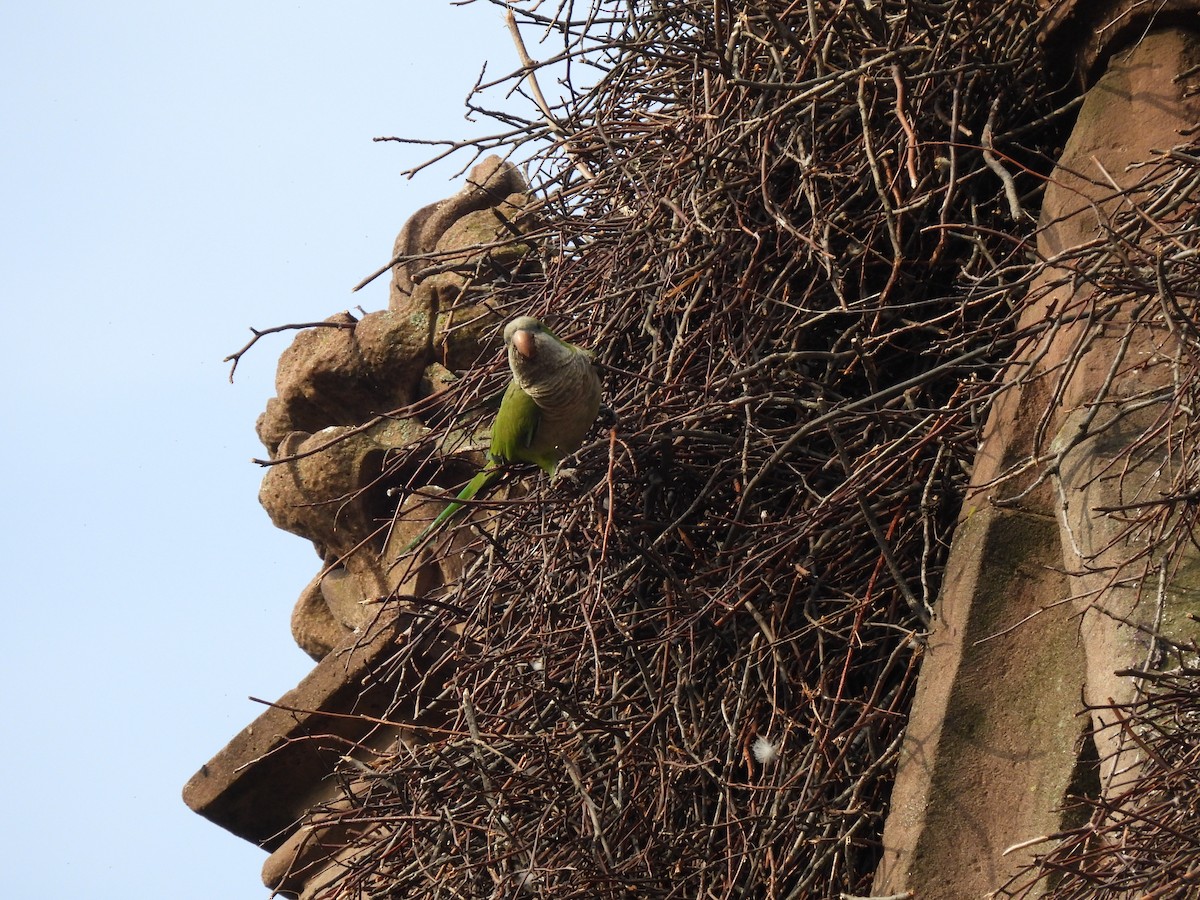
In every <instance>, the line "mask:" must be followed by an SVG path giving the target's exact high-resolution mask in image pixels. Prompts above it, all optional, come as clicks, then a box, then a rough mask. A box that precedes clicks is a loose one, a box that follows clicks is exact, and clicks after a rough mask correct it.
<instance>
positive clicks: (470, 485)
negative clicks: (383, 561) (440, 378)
mask: <svg viewBox="0 0 1200 900" xmlns="http://www.w3.org/2000/svg"><path fill="white" fill-rule="evenodd" d="M541 415H542V413H541V410H539V409H538V406H537V404H536V403H534V402H533V398H532V397H530V396H529V395H528V394H527V393H525V392H524V391H523V390H521V388H520V386H519V385H518V384H517V382H516V381H511V382H509V385H508V389H507V390H505V392H504V399H503V400H501V401H500V410H499V411H498V412H497V413H496V418H495V421H493V422H492V446H491V449H489V450H488V464H487V466H485V467H484V469H483V470H482V471H480V472H479V473H478V474H477V475H476V476H475V477H474V478H472V479H471V480H470V481H469V482H467V485H466V487H464V488H463V489H462V490H461V491H459V493H458V496H457V497H455V498H454V500H453V501H451V503H450V504H449V505H448V506H447V507H446V508H445V509H443V510H442V511H441V513H440V514H439V515H438V517H437V518H436V519H434V520H433V521H432V522H430V523H429V525H428V526H427V527H426V528H425V529H424V530H423V531H422V532H421V533H420V534H418V535H417V536H416V537H415V538H413V539H412V541H410V542H409V544H408V546H407V547H405V548H404V552H405V553H407V552H409V551H410V550H413V549H414V548H416V547H419V546H420V545H421V544H423V543H425V541H426V540H428V539H429V538H430V537H431V536H432V535H433V534H435V533H437V532H438V531H440V530H441V529H442V526H444V525H445V524H446V523H447V522H449V521H450V520H451V519H452V518H454V517H455V516H457V515H458V514H459V512H461V511H462V509H463V507H464V504H463V503H462V502H461V501H463V500H467V501H470V500H473V499H475V495H476V494H478V493H480V492H481V491H485V490H487V488H489V487H490V486H491V484H492V482H493V481H495V480H496V478H497V476H499V474H500V472H499V470H498V469H497V468H496V466H497V465H499V464H501V463H506V462H531V463H536V464H537V465H539V466H541V467H542V468H543V469H546V463H545V462H543V460H542V458H541V457H540V456H539V455H538V454H536V453H534V452H532V451H531V449H530V445H531V444H532V443H533V439H534V436H535V435H536V434H537V429H538V423H539V422H540V421H541ZM549 466H550V468H549V469H546V471H548V472H553V471H554V461H553V460H550V461H549Z"/></svg>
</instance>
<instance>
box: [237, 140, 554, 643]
mask: <svg viewBox="0 0 1200 900" xmlns="http://www.w3.org/2000/svg"><path fill="white" fill-rule="evenodd" d="M531 206H532V197H531V195H530V194H529V192H528V186H527V184H526V182H525V179H524V177H523V176H522V175H521V173H520V172H519V171H518V170H517V169H516V168H515V167H514V166H512V165H511V164H509V163H506V162H504V161H503V160H501V159H500V158H499V157H489V158H488V159H486V160H484V161H483V162H481V163H479V165H477V166H475V168H474V169H472V171H471V174H470V177H469V179H468V183H467V186H466V187H465V188H463V189H462V190H461V191H459V192H458V193H457V194H455V195H454V196H452V197H450V198H448V199H446V200H443V201H440V202H438V203H433V204H430V205H429V206H426V207H425V208H423V209H421V210H420V211H418V212H417V213H416V214H415V215H414V216H412V218H410V219H409V221H408V222H407V223H406V224H405V225H404V227H403V228H402V229H401V231H400V236H399V237H398V238H397V240H396V252H395V257H396V259H397V262H396V264H395V265H394V266H393V276H392V284H391V295H390V299H389V308H388V309H386V310H381V311H378V312H371V313H368V314H367V315H365V316H364V317H363V318H362V319H361V320H358V321H357V322H355V320H354V319H353V317H351V316H350V315H349V314H348V313H341V314H339V315H337V316H333V317H332V318H331V319H329V320H327V321H330V322H337V323H347V324H352V325H353V327H352V328H313V329H309V330H306V331H302V332H301V333H300V334H299V335H298V336H297V337H296V339H295V341H293V343H292V345H291V346H290V347H289V348H288V349H287V350H285V351H284V353H283V356H282V357H281V359H280V361H279V370H278V375H277V377H276V391H277V395H276V396H275V397H273V398H271V400H270V401H268V403H267V408H266V410H265V411H264V412H263V414H262V415H261V416H260V417H259V421H258V434H259V437H260V438H261V439H262V441H263V443H264V444H265V445H266V446H267V448H268V450H269V451H270V452H271V454H272V457H273V458H274V459H276V460H285V461H283V462H281V463H279V464H278V465H275V466H272V467H271V468H270V469H269V470H268V472H267V475H266V477H265V478H264V480H263V486H262V490H261V492H260V495H259V499H260V500H261V502H262V504H263V506H264V507H265V508H266V510H267V512H268V514H269V515H270V516H271V519H272V521H273V522H274V523H275V524H276V525H278V526H279V527H280V528H283V529H284V530H286V531H290V532H292V533H294V534H298V535H300V536H302V537H305V538H308V539H309V540H311V541H312V542H313V546H314V547H315V548H316V550H317V553H318V555H319V556H320V557H321V560H322V567H321V570H320V571H319V572H318V573H317V575H316V576H315V577H314V579H313V581H312V582H311V583H310V584H309V585H308V587H306V588H305V590H304V591H303V592H302V593H301V596H300V598H299V600H298V601H297V603H296V607H295V610H294V612H293V616H292V633H293V635H294V636H295V638H296V641H297V643H299V644H300V646H301V647H302V648H303V649H304V650H305V652H307V653H308V654H309V655H310V656H312V657H314V658H316V659H320V658H322V657H323V656H324V655H325V654H327V653H328V652H329V651H330V650H331V649H332V648H333V647H335V646H337V645H338V644H340V643H342V642H343V641H344V640H345V639H346V637H347V635H349V634H351V633H352V632H354V631H356V630H357V629H360V628H362V627H363V626H364V625H365V624H367V623H368V622H369V621H371V619H372V617H373V616H374V615H375V614H376V613H377V612H378V609H379V606H378V603H379V601H381V600H382V599H384V598H387V597H388V596H391V595H393V594H395V593H414V594H415V593H420V592H421V591H422V590H425V589H427V588H428V587H429V586H430V585H429V584H427V583H426V582H427V581H428V578H429V573H428V572H426V571H424V570H418V571H410V570H409V568H407V567H401V566H397V565H395V564H394V563H395V558H396V556H397V555H398V553H397V550H396V548H398V547H403V546H404V543H406V542H407V540H408V539H409V538H411V537H412V536H414V535H415V534H416V532H417V531H418V530H419V527H420V525H421V524H422V523H421V522H419V521H415V522H405V521H404V512H405V509H406V504H401V509H400V511H399V512H397V510H396V506H397V502H398V501H397V500H395V499H394V498H393V497H392V496H391V495H390V494H389V488H390V487H396V486H399V485H400V484H401V483H402V479H401V478H400V475H399V473H393V472H390V471H389V469H388V465H387V464H388V461H389V460H391V459H393V458H394V456H395V454H396V452H397V451H398V450H399V449H400V448H403V447H407V446H411V445H412V444H413V443H414V442H415V441H417V440H419V439H420V438H421V437H423V436H424V435H425V434H427V430H426V429H425V426H424V425H423V423H422V422H420V421H419V420H418V419H416V418H403V419H394V418H379V417H380V414H382V413H387V412H389V411H391V410H396V409H400V408H402V407H404V406H407V405H409V404H411V403H413V402H414V401H415V400H417V399H418V398H420V397H422V396H427V395H428V394H431V393H435V392H437V391H438V390H440V389H442V388H444V386H445V384H446V383H447V382H449V381H451V380H453V378H454V374H453V373H454V372H455V371H456V370H460V369H463V368H466V367H469V366H470V365H472V364H474V363H475V361H476V360H477V358H478V357H479V356H480V354H481V353H482V352H484V351H485V350H486V349H488V344H489V340H491V339H493V338H494V337H495V333H496V330H497V329H496V326H497V325H498V324H499V321H500V318H501V314H500V313H499V312H498V311H496V310H495V309H493V308H492V305H491V304H490V299H491V291H492V288H493V286H494V285H495V284H496V283H497V282H498V281H507V280H511V279H512V278H513V277H515V276H516V275H518V274H519V273H520V271H521V270H528V269H529V268H530V267H536V266H537V265H538V262H537V258H536V254H535V252H534V251H535V247H534V245H533V244H532V243H531V242H530V241H528V240H526V239H524V237H523V236H524V235H525V234H526V233H527V232H528V231H529V229H530V227H531V222H532V217H531V215H530V214H529V209H530V207H531ZM459 438H460V439H459V440H458V441H457V442H456V446H458V447H460V448H461V449H460V450H456V451H455V452H457V453H459V454H467V455H471V454H472V451H473V449H474V448H476V447H477V445H478V441H476V440H474V439H473V436H472V435H469V434H463V435H460V436H459ZM451 456H453V453H452V454H451ZM289 457H292V458H291V459H288V458H289ZM450 465H451V466H452V465H453V462H452V461H451V463H450ZM419 500H420V498H413V497H410V498H409V500H408V503H407V505H412V504H413V503H415V502H419ZM401 541H403V542H404V543H401ZM451 564H452V563H447V565H451ZM449 574H450V573H444V577H445V575H449Z"/></svg>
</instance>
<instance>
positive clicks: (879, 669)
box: [326, 0, 1152, 900]
mask: <svg viewBox="0 0 1200 900" xmlns="http://www.w3.org/2000/svg"><path fill="white" fill-rule="evenodd" d="M508 5H510V6H512V7H514V8H515V9H514V11H515V22H516V25H518V26H519V27H520V29H521V33H522V34H523V35H525V36H526V37H530V36H533V35H535V34H536V35H538V36H539V37H540V38H541V39H542V42H541V43H539V44H532V42H531V45H532V46H534V47H535V48H536V49H537V50H538V52H544V53H546V54H547V55H548V56H551V58H550V59H549V60H548V61H547V62H545V63H543V64H540V65H537V66H534V67H533V68H531V69H528V70H524V69H523V70H518V71H516V72H514V73H513V74H511V75H509V76H506V77H504V78H501V79H499V80H497V81H495V82H491V83H488V84H483V83H481V84H480V85H479V89H478V91H477V93H476V94H474V95H473V96H472V97H471V98H469V100H468V105H469V106H470V107H471V108H472V110H473V111H475V112H476V113H477V114H481V115H485V116H488V117H490V118H492V119H493V120H495V121H496V122H498V123H499V125H500V132H499V133H497V134H495V135H493V136H492V137H488V138H485V139H480V140H478V141H473V142H471V143H470V144H467V145H462V144H454V145H447V146H446V148H445V153H450V152H452V151H458V152H462V151H464V150H465V151H466V155H467V156H471V155H472V154H473V155H474V157H475V158H478V157H479V156H482V155H483V154H485V153H489V152H495V151H497V150H500V151H501V152H502V153H504V154H506V155H508V156H510V157H512V158H514V159H516V160H517V161H520V162H524V163H526V164H527V165H528V168H529V171H530V172H531V173H532V176H533V177H532V182H533V187H534V189H535V191H536V192H537V193H538V195H539V196H540V197H542V198H544V203H543V205H542V209H541V210H540V215H541V219H540V221H541V226H540V232H539V234H538V235H537V237H538V238H539V239H540V240H541V242H542V246H543V247H544V248H546V256H547V259H546V264H545V267H544V272H543V273H542V274H541V275H538V276H535V277H534V278H533V280H532V281H531V280H528V279H527V280H525V281H523V282H522V283H521V284H520V285H516V286H513V288H512V291H511V294H512V296H509V295H508V294H506V292H505V291H504V290H500V291H498V292H497V294H496V297H495V299H494V303H495V304H496V307H497V309H499V310H500V311H501V312H502V313H503V314H504V315H505V316H508V315H515V314H517V313H525V312H532V313H534V314H540V315H543V317H544V318H545V319H546V320H547V322H548V323H549V324H550V325H551V326H552V327H553V328H555V330H556V331H557V332H558V333H559V334H560V335H561V336H563V337H564V338H566V339H568V340H572V341H575V342H577V343H580V344H582V345H583V346H586V347H588V348H590V349H592V350H593V351H594V352H595V354H596V358H597V361H598V363H599V364H601V365H602V367H603V374H604V381H605V403H606V404H607V406H608V407H610V408H611V410H612V412H613V414H614V416H615V423H616V424H615V425H614V426H612V427H608V425H605V426H603V427H601V428H598V429H597V430H596V431H595V432H593V440H592V441H591V442H589V443H588V444H587V445H585V446H584V447H583V448H582V449H581V450H580V451H579V453H578V454H577V455H576V457H575V458H574V459H573V460H571V461H569V462H568V464H567V465H568V466H570V467H571V468H572V469H573V472H572V474H571V475H570V477H567V478H563V479H560V480H559V481H558V482H556V483H555V484H553V485H551V484H548V483H546V482H545V480H544V479H541V478H540V477H537V478H530V479H527V481H528V482H529V483H530V485H531V493H530V494H529V495H528V496H527V497H526V498H524V499H523V500H522V501H520V502H519V503H510V504H506V505H505V506H504V507H503V509H502V510H501V511H500V512H499V513H498V515H500V516H501V517H502V518H501V520H500V527H499V529H498V531H497V533H496V534H495V535H494V536H489V535H487V534H479V535H478V537H477V544H478V548H477V549H478V553H477V554H476V555H475V556H474V557H473V562H472V563H471V564H470V565H469V566H468V567H467V568H466V571H465V572H464V574H463V576H462V578H461V579H460V580H459V581H458V582H457V583H454V584H451V585H448V586H446V588H445V590H444V591H443V592H442V593H441V595H440V596H439V597H438V598H437V599H436V602H433V601H431V602H429V603H428V604H427V605H426V606H424V607H422V609H421V610H420V615H419V619H418V625H417V626H415V627H416V631H417V632H418V636H417V638H416V639H414V641H413V645H414V646H416V645H419V644H420V643H421V641H420V639H419V633H421V632H426V633H428V634H435V633H436V634H439V635H445V634H457V635H461V640H459V641H458V642H457V643H456V644H455V645H454V650H453V651H452V654H451V655H452V656H453V659H452V660H451V662H452V663H453V665H452V666H451V668H452V670H453V675H451V676H450V677H449V680H448V681H447V682H446V683H445V684H444V685H443V686H441V688H440V689H439V690H438V692H437V696H436V697H433V698H429V697H426V698H425V699H424V700H422V701H421V702H422V703H426V704H427V705H426V707H425V709H424V710H421V709H415V708H414V707H415V706H416V705H418V704H417V701H415V700H414V699H413V698H412V697H406V698H401V699H400V701H399V703H398V707H397V711H396V716H397V717H404V716H408V717H409V718H412V717H413V716H416V715H419V714H421V713H422V712H427V711H428V710H429V709H432V708H435V707H436V708H440V709H442V710H443V712H444V715H445V719H444V728H445V730H444V731H431V732H429V733H428V734H427V735H425V736H424V737H423V738H422V739H421V740H419V741H414V742H412V743H411V744H410V745H407V746H405V747H402V748H400V749H397V750H396V751H395V752H393V753H390V754H385V755H384V756H383V757H382V758H381V759H380V760H379V762H378V764H377V765H375V766H372V767H367V768H365V769H364V768H362V767H359V768H351V769H347V771H346V773H345V775H346V779H347V789H346V792H347V798H348V800H347V805H346V806H344V807H339V808H338V809H336V810H334V809H331V810H330V815H332V816H336V817H337V818H338V819H339V820H341V821H343V822H346V823H347V824H354V825H356V826H358V827H359V828H360V829H361V830H362V831H363V834H362V836H361V837H360V838H358V839H357V840H356V842H355V844H354V846H353V848H352V850H353V852H349V853H347V854H346V855H345V856H344V862H345V864H346V870H345V873H344V875H343V876H342V877H341V878H340V879H339V880H338V881H337V882H336V884H334V885H332V886H331V887H330V888H328V889H327V893H326V896H330V897H332V896H341V897H351V896H353V897H358V896H363V897H366V896H370V897H408V896H428V897H452V896H453V897H488V896H492V897H520V896H547V897H551V896H552V897H556V898H575V897H578V898H589V900H591V898H608V897H626V896H637V897H679V898H696V897H733V896H772V897H818V896H819V897H833V896H837V895H838V893H839V892H849V893H855V894H867V893H869V892H870V882H871V876H872V872H873V870H874V868H875V866H876V864H877V862H878V859H879V838H880V833H881V829H882V823H883V819H884V816H885V814H886V811H887V805H888V795H889V791H890V787H891V781H892V777H893V774H894V767H895V763H896V756H897V750H898V747H899V743H900V740H901V736H902V734H903V729H904V725H905V716H906V710H907V708H908V706H909V704H910V701H911V696H912V691H913V687H914V682H915V676H916V672H917V668H918V663H919V659H920V656H921V648H922V636H923V633H924V631H925V627H926V626H925V623H926V622H927V620H928V610H929V608H930V607H931V605H932V603H933V601H934V598H935V597H936V595H937V592H938V590H939V582H940V575H941V571H942V568H943V566H944V562H945V559H946V555H947V550H948V546H949V542H950V537H951V533H952V529H953V526H954V523H955V520H956V517H957V515H958V513H959V509H960V504H961V501H962V498H963V493H964V489H965V486H966V483H967V479H968V478H969V473H970V466H971V463H972V459H973V457H974V453H975V450H976V447H977V443H978V435H979V429H980V425H981V420H982V417H983V414H984V411H985V407H986V404H987V401H988V399H989V398H990V397H991V396H992V394H993V392H994V390H995V389H996V381H997V378H996V376H997V372H998V370H999V367H1000V366H1001V364H1002V363H1003V362H1004V360H1005V359H1006V357H1007V355H1008V353H1009V352H1010V350H1011V349H1012V347H1013V346H1014V343H1015V342H1016V341H1018V340H1020V338H1021V336H1020V335H1019V334H1018V333H1017V330H1016V327H1015V324H1014V323H1015V318H1016V312H1017V310H1018V309H1019V305H1020V303H1021V301H1022V299H1023V296H1024V292H1025V290H1026V288H1027V287H1028V285H1029V284H1030V283H1031V281H1032V279H1033V278H1034V277H1035V276H1036V274H1037V273H1038V272H1039V271H1040V269H1041V266H1042V263H1041V262H1039V261H1038V260H1037V259H1036V257H1035V254H1034V253H1033V248H1032V244H1031V236H1032V234H1033V231H1034V216H1035V214H1036V210H1037V206H1038V202H1039V196H1040V195H1039V192H1040V190H1041V188H1042V185H1043V183H1044V179H1045V176H1046V175H1047V174H1048V172H1049V170H1050V167H1051V164H1052V159H1053V157H1054V155H1055V153H1056V151H1057V149H1058V148H1057V146H1056V145H1057V144H1058V142H1059V141H1061V137H1062V133H1063V131H1062V130H1063V128H1064V127H1065V126H1066V125H1069V121H1067V120H1069V115H1067V113H1069V112H1070V111H1071V109H1072V108H1073V107H1072V106H1071V105H1070V103H1069V102H1068V101H1067V100H1066V99H1064V98H1062V97H1061V96H1060V97H1057V98H1056V97H1055V96H1054V94H1053V91H1052V89H1051V88H1050V87H1049V86H1048V85H1047V83H1046V80H1047V79H1046V77H1045V74H1044V72H1043V70H1042V68H1041V67H1040V64H1039V61H1038V53H1037V50H1036V48H1035V44H1034V35H1035V32H1036V16H1037V8H1036V4H1035V3H1034V2H1032V0H1008V2H999V3H995V2H988V3H982V2H957V0H948V2H936V3H935V2H917V0H880V2H875V3H865V2H864V3H834V2H831V0H811V2H808V3H796V2H791V0H759V2H755V3H731V2H724V0H719V2H716V3H713V2H711V0H672V2H666V0H645V2H636V3H618V2H611V0H607V2H606V0H593V2H591V3H590V4H589V3H585V2H580V3H574V2H570V0H564V2H562V3H560V4H559V5H558V6H557V8H555V9H553V10H551V8H550V7H551V6H552V4H546V3H544V2H542V3H533V2H525V3H515V4H508ZM531 74H532V78H531V77H530V76H531ZM552 85H553V86H554V89H553V90H552V91H549V93H550V94H551V95H552V97H553V99H552V100H551V101H546V100H544V99H539V96H538V94H539V93H540V91H539V92H535V91H534V87H535V86H536V87H540V88H541V90H542V91H545V90H547V89H548V88H550V87H551V86H552ZM497 91H500V92H504V91H508V92H510V94H509V98H510V101H511V97H512V94H514V93H515V94H521V95H523V96H525V97H526V98H527V99H529V108H530V110H531V112H529V113H528V114H527V115H520V114H517V113H513V112H511V111H507V110H505V111H501V112H497V111H494V110H489V109H487V108H485V106H484V105H483V104H484V98H485V97H486V96H489V95H491V94H495V93H496V92H497ZM1056 104H1059V105H1060V106H1061V107H1062V108H1059V109H1058V110H1057V111H1056ZM508 105H509V106H511V105H514V104H513V103H512V102H509V103H508ZM516 105H519V104H516ZM539 105H544V108H539ZM440 155H445V154H440ZM468 164H469V163H468ZM1151 277H1152V276H1151ZM531 297H532V300H531V299H530V298H531ZM505 374H506V373H505V371H504V369H503V363H502V361H500V360H496V361H495V363H494V364H492V365H491V366H490V367H488V366H484V367H481V368H480V369H479V370H473V371H472V372H469V373H468V374H467V375H466V376H465V377H464V379H463V380H462V381H461V382H460V383H459V385H458V386H457V387H456V388H454V389H453V390H454V391H456V392H458V393H457V395H456V396H459V397H461V398H462V404H463V408H466V406H467V405H468V404H469V402H471V401H472V400H473V398H476V397H478V396H481V395H482V394H484V393H487V392H490V391H492V390H494V389H495V388H496V387H497V386H499V385H500V384H502V383H503V380H504V378H505ZM447 427H449V426H447ZM436 438H437V435H433V436H431V438H430V441H431V442H432V441H434V440H436ZM428 452H429V449H428V447H416V448H414V449H413V454H414V458H421V454H428ZM417 655H419V654H416V653H412V654H411V655H406V653H405V652H401V653H400V654H399V655H398V656H397V658H396V660H395V661H394V665H395V672H396V677H397V678H407V680H408V681H409V682H410V683H413V682H417V681H419V680H420V679H421V677H422V674H421V671H420V666H419V665H418V662H417V660H416V656H417ZM406 669H407V670H410V671H409V672H408V674H407V675H405V670H406ZM1072 896H1075V895H1072Z"/></svg>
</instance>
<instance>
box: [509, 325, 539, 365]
mask: <svg viewBox="0 0 1200 900" xmlns="http://www.w3.org/2000/svg"><path fill="white" fill-rule="evenodd" d="M512 345H513V347H515V348H516V350H517V352H518V353H520V354H521V356H522V357H524V358H525V359H533V355H534V353H536V352H537V341H536V340H534V337H533V332H532V331H515V332H513V336H512Z"/></svg>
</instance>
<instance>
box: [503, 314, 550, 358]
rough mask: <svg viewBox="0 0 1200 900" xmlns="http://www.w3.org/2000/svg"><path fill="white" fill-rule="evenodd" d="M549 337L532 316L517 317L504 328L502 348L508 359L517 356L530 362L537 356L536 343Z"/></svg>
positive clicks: (542, 326) (543, 327)
mask: <svg viewBox="0 0 1200 900" xmlns="http://www.w3.org/2000/svg"><path fill="white" fill-rule="evenodd" d="M547 335H549V332H547V331H546V328H545V326H544V325H542V323H541V322H539V321H538V320H537V319H535V318H534V317H533V316H517V317H516V318H515V319H513V320H512V321H511V322H509V323H508V324H507V325H505V326H504V346H505V347H507V348H508V356H509V359H512V357H513V354H514V353H516V354H518V355H519V356H520V357H521V359H523V360H525V361H527V362H532V361H533V359H534V358H535V357H536V356H537V354H538V342H539V340H541V339H542V338H543V337H544V336H547Z"/></svg>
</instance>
